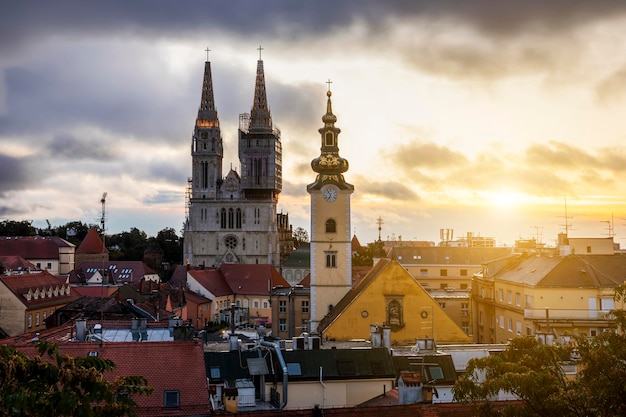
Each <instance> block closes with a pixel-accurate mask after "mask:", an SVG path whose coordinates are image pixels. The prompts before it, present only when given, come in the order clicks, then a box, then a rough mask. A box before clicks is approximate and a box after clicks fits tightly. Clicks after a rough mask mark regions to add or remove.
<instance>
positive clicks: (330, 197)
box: [322, 188, 337, 203]
mask: <svg viewBox="0 0 626 417" xmlns="http://www.w3.org/2000/svg"><path fill="white" fill-rule="evenodd" d="M322 193H323V194H324V200H326V201H328V202H329V203H332V202H333V201H335V200H336V199H337V190H335V189H334V188H327V189H325V190H324V191H322Z"/></svg>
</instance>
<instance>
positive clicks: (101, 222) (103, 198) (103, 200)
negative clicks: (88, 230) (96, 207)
mask: <svg viewBox="0 0 626 417" xmlns="http://www.w3.org/2000/svg"><path fill="white" fill-rule="evenodd" d="M106 200H107V193H104V194H102V198H101V199H100V202H101V203H102V217H101V218H100V226H101V227H102V234H104V231H105V230H106V229H105V220H106V218H105V211H104V206H105V204H106Z"/></svg>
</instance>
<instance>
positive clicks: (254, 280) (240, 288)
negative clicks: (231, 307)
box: [220, 264, 290, 295]
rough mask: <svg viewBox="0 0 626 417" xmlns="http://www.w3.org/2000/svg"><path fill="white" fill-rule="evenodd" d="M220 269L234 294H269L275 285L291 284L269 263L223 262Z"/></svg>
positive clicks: (286, 286) (287, 285)
mask: <svg viewBox="0 0 626 417" xmlns="http://www.w3.org/2000/svg"><path fill="white" fill-rule="evenodd" d="M220 270H221V272H222V274H223V275H224V278H225V280H226V282H227V283H228V285H229V286H230V289H231V290H232V292H233V293H234V294H251V295H255V294H269V293H270V291H271V289H272V288H274V287H278V286H282V287H285V288H288V287H289V286H290V285H289V283H288V282H287V281H286V280H285V279H284V278H283V277H282V276H281V275H280V273H278V271H277V270H276V268H274V267H273V266H272V265H269V264H222V266H221V267H220Z"/></svg>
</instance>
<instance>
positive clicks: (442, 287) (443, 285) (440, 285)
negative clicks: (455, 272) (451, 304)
mask: <svg viewBox="0 0 626 417" xmlns="http://www.w3.org/2000/svg"><path fill="white" fill-rule="evenodd" d="M439 288H441V289H442V290H445V289H446V288H448V284H447V283H442V284H439Z"/></svg>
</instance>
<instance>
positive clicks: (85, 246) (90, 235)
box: [76, 227, 109, 254]
mask: <svg viewBox="0 0 626 417" xmlns="http://www.w3.org/2000/svg"><path fill="white" fill-rule="evenodd" d="M76 253H88V254H96V253H109V251H108V250H107V248H106V247H105V246H104V242H102V239H100V236H99V235H98V231H97V230H96V228H95V227H91V228H90V229H89V231H88V232H87V235H86V236H85V238H84V239H83V241H82V242H81V243H80V246H78V248H77V249H76Z"/></svg>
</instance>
